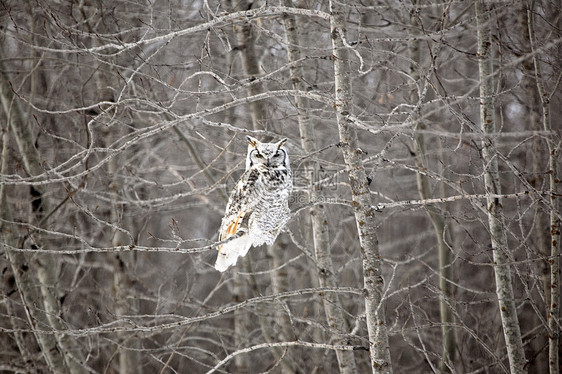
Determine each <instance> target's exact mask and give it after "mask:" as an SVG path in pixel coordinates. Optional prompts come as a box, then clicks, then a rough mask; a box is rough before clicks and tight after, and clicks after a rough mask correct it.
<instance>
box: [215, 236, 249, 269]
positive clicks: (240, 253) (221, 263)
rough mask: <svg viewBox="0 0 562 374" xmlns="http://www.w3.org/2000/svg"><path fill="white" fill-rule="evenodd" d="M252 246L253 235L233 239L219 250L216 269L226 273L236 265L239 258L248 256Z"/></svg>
mask: <svg viewBox="0 0 562 374" xmlns="http://www.w3.org/2000/svg"><path fill="white" fill-rule="evenodd" d="M251 246H252V237H251V235H248V234H245V235H242V236H241V237H239V238H236V239H233V240H231V241H229V242H227V243H225V244H223V246H222V248H221V249H220V250H219V253H218V255H217V262H216V263H215V269H217V270H218V271H220V272H223V271H225V270H226V269H228V268H229V267H230V266H232V265H235V264H236V261H237V260H238V257H244V256H246V253H248V250H249V249H250V247H251Z"/></svg>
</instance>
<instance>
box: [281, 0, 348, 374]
mask: <svg viewBox="0 0 562 374" xmlns="http://www.w3.org/2000/svg"><path fill="white" fill-rule="evenodd" d="M281 5H283V6H286V7H291V6H292V5H293V4H292V1H290V0H283V2H282V4H281ZM283 22H284V28H285V37H286V40H287V52H288V57H289V62H296V61H299V60H300V59H301V58H302V56H301V49H300V47H299V44H300V41H299V37H298V30H297V24H296V22H295V18H294V17H293V16H291V15H288V14H287V15H285V16H284V17H283ZM290 75H291V81H292V86H293V89H295V90H302V91H304V90H306V87H304V85H303V83H302V82H303V80H302V79H303V78H304V72H303V71H302V69H301V68H300V67H299V66H298V65H296V64H294V65H291V69H290ZM305 100H306V99H305V98H303V97H302V96H296V97H295V103H296V107H297V111H298V113H299V114H298V122H299V130H300V135H301V136H300V137H301V145H302V147H303V149H304V151H305V153H307V154H311V153H314V151H315V150H316V149H315V148H316V147H315V142H314V133H313V127H312V123H311V121H310V119H309V118H308V116H307V115H306V113H305V108H306V105H305ZM306 171H307V172H306V175H310V176H314V175H317V173H318V165H317V163H312V165H307V167H306ZM312 179H313V180H312V181H311V182H313V181H314V178H313V177H312ZM310 187H311V188H310V191H309V200H312V201H318V200H319V199H320V198H321V196H322V195H321V194H320V192H319V190H318V188H319V186H317V185H314V184H313V183H311V186H310ZM310 220H311V222H312V238H313V246H314V252H315V255H316V261H317V266H318V273H317V274H318V280H319V285H320V287H336V286H337V279H336V275H335V272H334V265H333V263H332V255H331V253H330V237H329V230H328V227H329V226H328V219H327V216H326V212H325V209H324V206H323V205H322V204H318V205H314V206H313V207H312V208H310ZM322 301H323V305H324V312H325V314H326V320H327V322H328V326H329V327H330V329H331V330H332V331H334V332H335V334H334V335H335V336H333V337H332V341H331V343H332V344H336V345H339V344H344V343H345V337H346V334H347V333H348V330H349V327H348V326H347V323H346V321H345V318H344V315H343V310H344V309H343V306H342V304H341V302H340V299H339V297H338V295H337V294H336V293H328V294H325V295H324V297H323V300H322ZM336 357H337V360H338V366H339V371H340V373H346V374H347V373H349V374H351V373H355V372H356V371H357V367H356V364H355V358H354V356H353V351H343V350H336Z"/></svg>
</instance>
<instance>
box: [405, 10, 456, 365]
mask: <svg viewBox="0 0 562 374" xmlns="http://www.w3.org/2000/svg"><path fill="white" fill-rule="evenodd" d="M418 4H419V1H417V0H416V1H415V5H416V6H417V5H418ZM410 24H411V26H412V30H411V32H410V34H411V35H412V36H413V37H412V38H410V39H409V41H408V49H409V52H410V58H411V59H412V61H413V62H415V64H411V65H410V77H411V78H412V79H413V80H414V81H415V82H419V79H420V74H419V71H418V68H417V66H416V64H417V65H419V64H420V62H421V58H420V41H419V39H418V38H417V37H418V36H419V34H420V33H419V31H418V30H419V25H418V18H417V17H416V16H415V13H414V12H412V14H411V16H410ZM416 87H419V85H414V88H412V90H411V93H410V101H411V104H412V105H416V107H417V105H418V101H419V100H420V98H419V97H418V91H417V89H416ZM412 116H413V117H414V118H413V119H417V121H416V130H420V129H421V130H423V129H424V128H425V126H424V124H423V123H422V122H421V119H420V118H419V115H418V113H413V114H412ZM413 144H414V153H415V162H416V166H417V167H418V169H419V170H426V168H427V165H426V163H425V160H424V157H425V136H424V135H423V132H418V131H416V133H415V135H414V141H413ZM416 182H417V186H418V193H419V195H420V198H421V199H422V200H426V199H431V198H433V195H432V193H431V186H430V181H429V177H428V176H427V175H425V174H423V173H421V172H420V173H417V175H416ZM425 210H426V213H427V216H428V217H429V219H430V221H431V224H432V225H433V229H434V230H435V239H436V240H437V249H438V257H439V290H440V291H441V297H440V301H439V312H440V319H441V337H442V345H443V353H442V358H441V362H440V367H439V369H440V371H441V372H447V371H449V369H448V368H447V365H452V364H453V363H454V361H455V353H456V338H455V330H454V328H453V327H452V325H453V323H454V322H455V317H454V315H453V312H452V311H451V309H450V308H449V306H448V302H447V300H452V298H453V294H454V286H453V283H452V280H453V266H452V263H453V253H452V252H451V249H450V248H449V246H448V245H447V242H449V243H451V242H452V241H451V240H450V238H449V230H447V229H446V226H445V219H444V218H443V215H442V213H441V212H440V211H439V209H437V208H436V207H435V206H434V205H433V204H431V205H429V204H428V205H425ZM446 239H448V240H447V241H446Z"/></svg>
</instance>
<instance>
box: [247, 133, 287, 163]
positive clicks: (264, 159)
mask: <svg viewBox="0 0 562 374" xmlns="http://www.w3.org/2000/svg"><path fill="white" fill-rule="evenodd" d="M246 139H247V140H248V156H247V157H246V170H248V169H250V168H251V167H254V166H256V165H258V164H264V165H265V166H267V167H268V168H286V169H288V168H289V154H288V153H287V148H285V146H284V145H285V142H286V141H287V138H285V139H282V140H280V141H278V142H277V143H262V142H260V141H259V140H257V139H256V138H253V137H251V136H246Z"/></svg>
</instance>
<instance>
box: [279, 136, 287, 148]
mask: <svg viewBox="0 0 562 374" xmlns="http://www.w3.org/2000/svg"><path fill="white" fill-rule="evenodd" d="M286 142H287V138H284V139H281V141H279V143H277V149H279V148H281V147H283V146H284V145H285V143H286Z"/></svg>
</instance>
